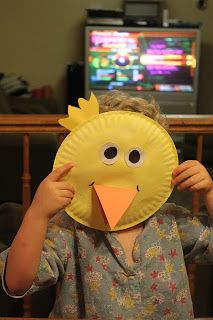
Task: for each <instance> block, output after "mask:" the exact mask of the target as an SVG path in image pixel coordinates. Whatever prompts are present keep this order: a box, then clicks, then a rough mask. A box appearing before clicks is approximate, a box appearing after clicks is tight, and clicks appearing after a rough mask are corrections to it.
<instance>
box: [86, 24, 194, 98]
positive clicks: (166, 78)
mask: <svg viewBox="0 0 213 320" xmlns="http://www.w3.org/2000/svg"><path fill="white" fill-rule="evenodd" d="M86 29H87V32H86V43H87V45H86V50H87V52H86V61H85V62H86V66H85V67H86V83H85V84H86V88H87V91H88V90H89V91H97V92H101V91H105V90H112V89H122V90H127V91H129V92H150V93H152V94H153V93H154V94H155V93H159V94H161V93H191V94H195V93H197V80H198V79H197V78H198V75H197V68H198V60H199V41H198V40H199V30H198V29H184V30H182V29H173V28H170V29H167V28H127V27H105V28H104V27H97V26H96V27H95V26H94V27H91V26H89V27H87V28H86Z"/></svg>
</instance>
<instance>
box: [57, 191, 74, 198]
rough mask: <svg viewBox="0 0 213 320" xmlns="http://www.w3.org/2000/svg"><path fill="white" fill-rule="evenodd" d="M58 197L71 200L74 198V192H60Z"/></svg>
mask: <svg viewBox="0 0 213 320" xmlns="http://www.w3.org/2000/svg"><path fill="white" fill-rule="evenodd" d="M60 196H61V197H63V198H68V199H70V200H71V199H72V198H73V197H74V192H73V191H70V190H61V192H60Z"/></svg>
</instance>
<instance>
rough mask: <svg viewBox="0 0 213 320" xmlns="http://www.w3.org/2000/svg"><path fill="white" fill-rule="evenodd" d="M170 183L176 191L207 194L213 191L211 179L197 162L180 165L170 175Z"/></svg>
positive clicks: (192, 161) (191, 161)
mask: <svg viewBox="0 0 213 320" xmlns="http://www.w3.org/2000/svg"><path fill="white" fill-rule="evenodd" d="M172 183H173V184H174V185H177V189H178V190H186V189H189V190H190V191H198V192H203V193H204V194H207V193H208V192H209V191H211V190H213V182H212V179H211V177H210V175H209V173H208V171H207V170H206V168H205V167H204V166H203V165H202V164H201V163H200V162H199V161H197V160H188V161H185V162H183V163H181V164H180V165H179V166H178V167H177V168H175V170H174V171H173V173H172Z"/></svg>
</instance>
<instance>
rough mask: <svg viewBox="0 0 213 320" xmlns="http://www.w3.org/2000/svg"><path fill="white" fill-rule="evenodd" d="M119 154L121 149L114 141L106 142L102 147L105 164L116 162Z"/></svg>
mask: <svg viewBox="0 0 213 320" xmlns="http://www.w3.org/2000/svg"><path fill="white" fill-rule="evenodd" d="M118 155H119V149H118V146H117V145H116V144H114V143H111V142H109V143H106V144H105V145H104V146H103V147H102V148H101V160H102V161H103V162H104V163H105V164H113V163H115V162H116V160H117V158H118Z"/></svg>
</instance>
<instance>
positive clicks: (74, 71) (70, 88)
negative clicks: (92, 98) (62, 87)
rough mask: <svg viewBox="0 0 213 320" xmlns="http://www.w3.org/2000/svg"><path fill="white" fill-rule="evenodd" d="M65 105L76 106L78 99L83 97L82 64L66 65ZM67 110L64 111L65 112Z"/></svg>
mask: <svg viewBox="0 0 213 320" xmlns="http://www.w3.org/2000/svg"><path fill="white" fill-rule="evenodd" d="M66 82H67V95H66V103H67V105H72V106H76V107H77V106H78V99H79V98H81V97H83V96H84V63H83V62H81V61H80V62H74V63H71V64H68V65H67V81H66ZM66 111H67V110H65V112H66Z"/></svg>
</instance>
